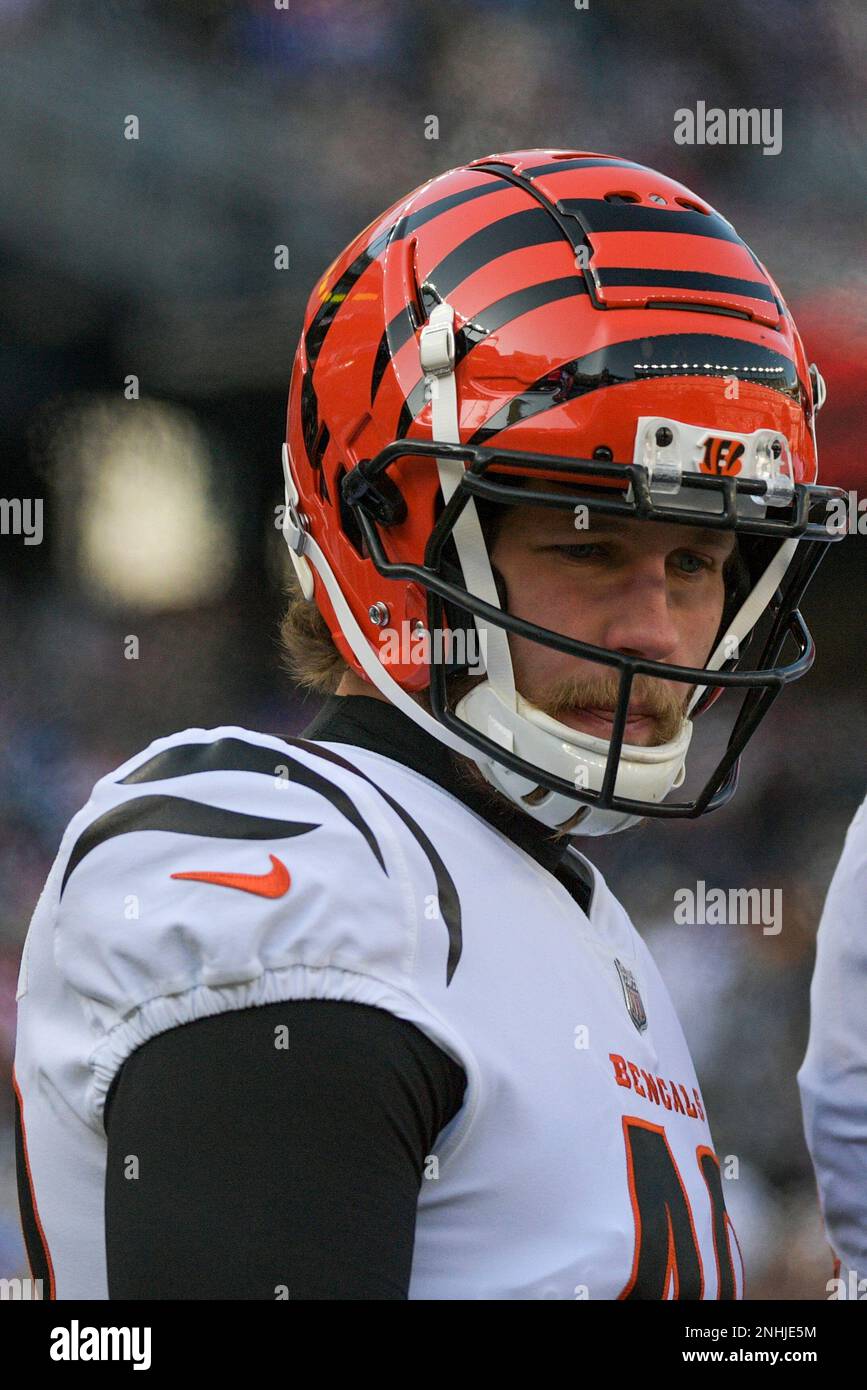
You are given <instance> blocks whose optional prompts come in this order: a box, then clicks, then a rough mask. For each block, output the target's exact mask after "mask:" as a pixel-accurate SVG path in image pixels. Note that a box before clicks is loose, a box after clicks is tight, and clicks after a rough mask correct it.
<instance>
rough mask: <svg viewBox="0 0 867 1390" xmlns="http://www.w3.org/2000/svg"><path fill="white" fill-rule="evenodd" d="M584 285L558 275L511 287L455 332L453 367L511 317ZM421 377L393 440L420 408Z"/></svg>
mask: <svg viewBox="0 0 867 1390" xmlns="http://www.w3.org/2000/svg"><path fill="white" fill-rule="evenodd" d="M586 293H587V285H586V283H585V281H584V277H583V276H582V275H578V274H576V275H562V276H560V277H558V279H556V280H543V281H542V283H541V284H538V285H527V286H526V287H525V288H524V289H522V290H513V291H512V293H511V294H506V295H504V296H503V298H502V299H497V300H495V301H494V303H493V304H489V305H488V306H487V308H486V309H480V310H479V312H478V313H477V314H474V315H473V317H472V319H468V320H467V322H466V323H465V324H464V326H463V328H461V329H459V330H458V332H457V333H456V334H455V366H457V365H458V363H459V362H461V361H463V359H464V358H465V357H466V355H467V353H468V352H470V351H471V350H472V349H473V348H474V347H476V346H477V344H478V343H481V342H484V340H485V338H486V337H487V336H488V334H489V333H494V332H496V330H497V329H498V328H502V327H503V326H504V325H505V324H507V323H510V322H511V321H512V319H517V318H520V317H521V315H522V314H529V313H530V311H531V310H533V309H538V308H540V307H541V306H542V305H543V304H553V303H554V302H555V301H556V300H560V299H571V298H573V297H574V296H575V295H580V294H586ZM424 388H425V378H424V377H420V378H419V380H418V381H417V382H416V384H415V386H414V387H413V388H412V390H411V391H410V393H409V395H408V396H407V398H406V400H405V401H404V403H403V406H402V408H401V412H400V417H399V419H398V422H397V432H396V434H395V436H394V437H395V439H405V438H406V434H407V431H408V430H409V427H410V425H411V424H412V422H413V420H414V419H415V417H416V416H417V415H418V414H420V412H421V411H422V409H423V407H424V403H425V396H424Z"/></svg>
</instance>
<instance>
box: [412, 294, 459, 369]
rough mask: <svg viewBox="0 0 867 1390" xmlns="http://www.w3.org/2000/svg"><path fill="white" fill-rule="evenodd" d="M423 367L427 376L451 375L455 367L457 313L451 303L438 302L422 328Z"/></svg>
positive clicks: (420, 345)
mask: <svg viewBox="0 0 867 1390" xmlns="http://www.w3.org/2000/svg"><path fill="white" fill-rule="evenodd" d="M419 356H420V358H421V369H422V371H423V372H424V374H425V376H433V377H443V376H450V375H451V373H452V372H453V371H454V369H455V313H454V309H453V308H452V306H451V305H450V304H446V303H445V302H443V303H442V304H437V306H436V308H434V309H433V310H432V311H431V316H430V318H429V319H428V321H427V323H426V324H425V325H424V327H423V328H422V330H421V342H420V344H419Z"/></svg>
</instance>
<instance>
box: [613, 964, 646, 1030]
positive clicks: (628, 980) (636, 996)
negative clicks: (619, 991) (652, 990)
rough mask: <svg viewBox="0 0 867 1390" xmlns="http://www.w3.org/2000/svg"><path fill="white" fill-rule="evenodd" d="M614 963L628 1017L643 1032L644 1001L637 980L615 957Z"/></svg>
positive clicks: (644, 1022)
mask: <svg viewBox="0 0 867 1390" xmlns="http://www.w3.org/2000/svg"><path fill="white" fill-rule="evenodd" d="M614 964H615V965H616V966H617V973H618V975H619V976H620V983H621V984H622V986H623V997H624V999H625V1000H626V1007H627V1009H628V1010H629V1017H630V1018H631V1019H632V1022H633V1023H634V1024H635V1026H636V1028H637V1029H638V1031H639V1033H643V1032H644V1030H645V1028H646V1027H647V1014H646V1013H645V1012H644V1001H643V1000H642V998H641V991H640V990H639V988H638V981H637V980H636V978H635V976H634V975H633V973H632V971H631V970H627V968H626V966H625V965H622V964H621V963H620V961H619V960H617V959H616V958H615V961H614Z"/></svg>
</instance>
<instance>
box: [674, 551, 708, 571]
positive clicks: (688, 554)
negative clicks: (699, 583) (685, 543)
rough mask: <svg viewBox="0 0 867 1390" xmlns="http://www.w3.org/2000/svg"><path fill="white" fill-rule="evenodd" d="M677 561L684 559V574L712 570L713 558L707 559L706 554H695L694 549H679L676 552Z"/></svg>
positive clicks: (680, 561)
mask: <svg viewBox="0 0 867 1390" xmlns="http://www.w3.org/2000/svg"><path fill="white" fill-rule="evenodd" d="M676 558H677V561H678V563H679V564H680V563H682V562H683V561H686V566H687V567H686V568H685V570H684V573H685V574H690V575H692V574H701V573H702V571H704V570H712V569H713V567H714V565H713V560H709V559H708V558H707V556H706V555H697V554H696V553H695V551H694V550H680V551H678V553H677V557H676Z"/></svg>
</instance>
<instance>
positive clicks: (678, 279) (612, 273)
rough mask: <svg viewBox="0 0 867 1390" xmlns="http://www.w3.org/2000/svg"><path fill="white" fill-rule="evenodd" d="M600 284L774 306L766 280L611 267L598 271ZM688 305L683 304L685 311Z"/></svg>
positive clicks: (702, 273)
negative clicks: (759, 301) (721, 296)
mask: <svg viewBox="0 0 867 1390" xmlns="http://www.w3.org/2000/svg"><path fill="white" fill-rule="evenodd" d="M593 274H594V275H595V276H596V281H597V284H598V285H599V286H600V287H601V288H604V287H605V286H606V285H610V286H611V287H612V288H613V287H615V286H618V285H635V286H645V285H646V286H648V287H650V286H656V285H659V286H662V287H664V288H666V289H672V290H675V289H677V290H701V291H706V292H707V293H708V294H711V293H713V292H714V291H716V292H717V293H718V294H742V295H745V296H746V297H747V298H749V299H763V300H765V301H766V302H767V303H768V304H775V303H776V299H775V295H774V292H773V290H772V289H771V287H770V285H769V284H767V283H766V281H764V280H761V281H759V280H738V279H736V278H735V276H733V275H710V274H709V273H708V272H707V271H704V270H644V269H641V270H629V269H620V268H619V267H617V268H615V267H611V268H610V269H605V270H595V271H594V272H593ZM686 307H688V306H686V305H684V308H686Z"/></svg>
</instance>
